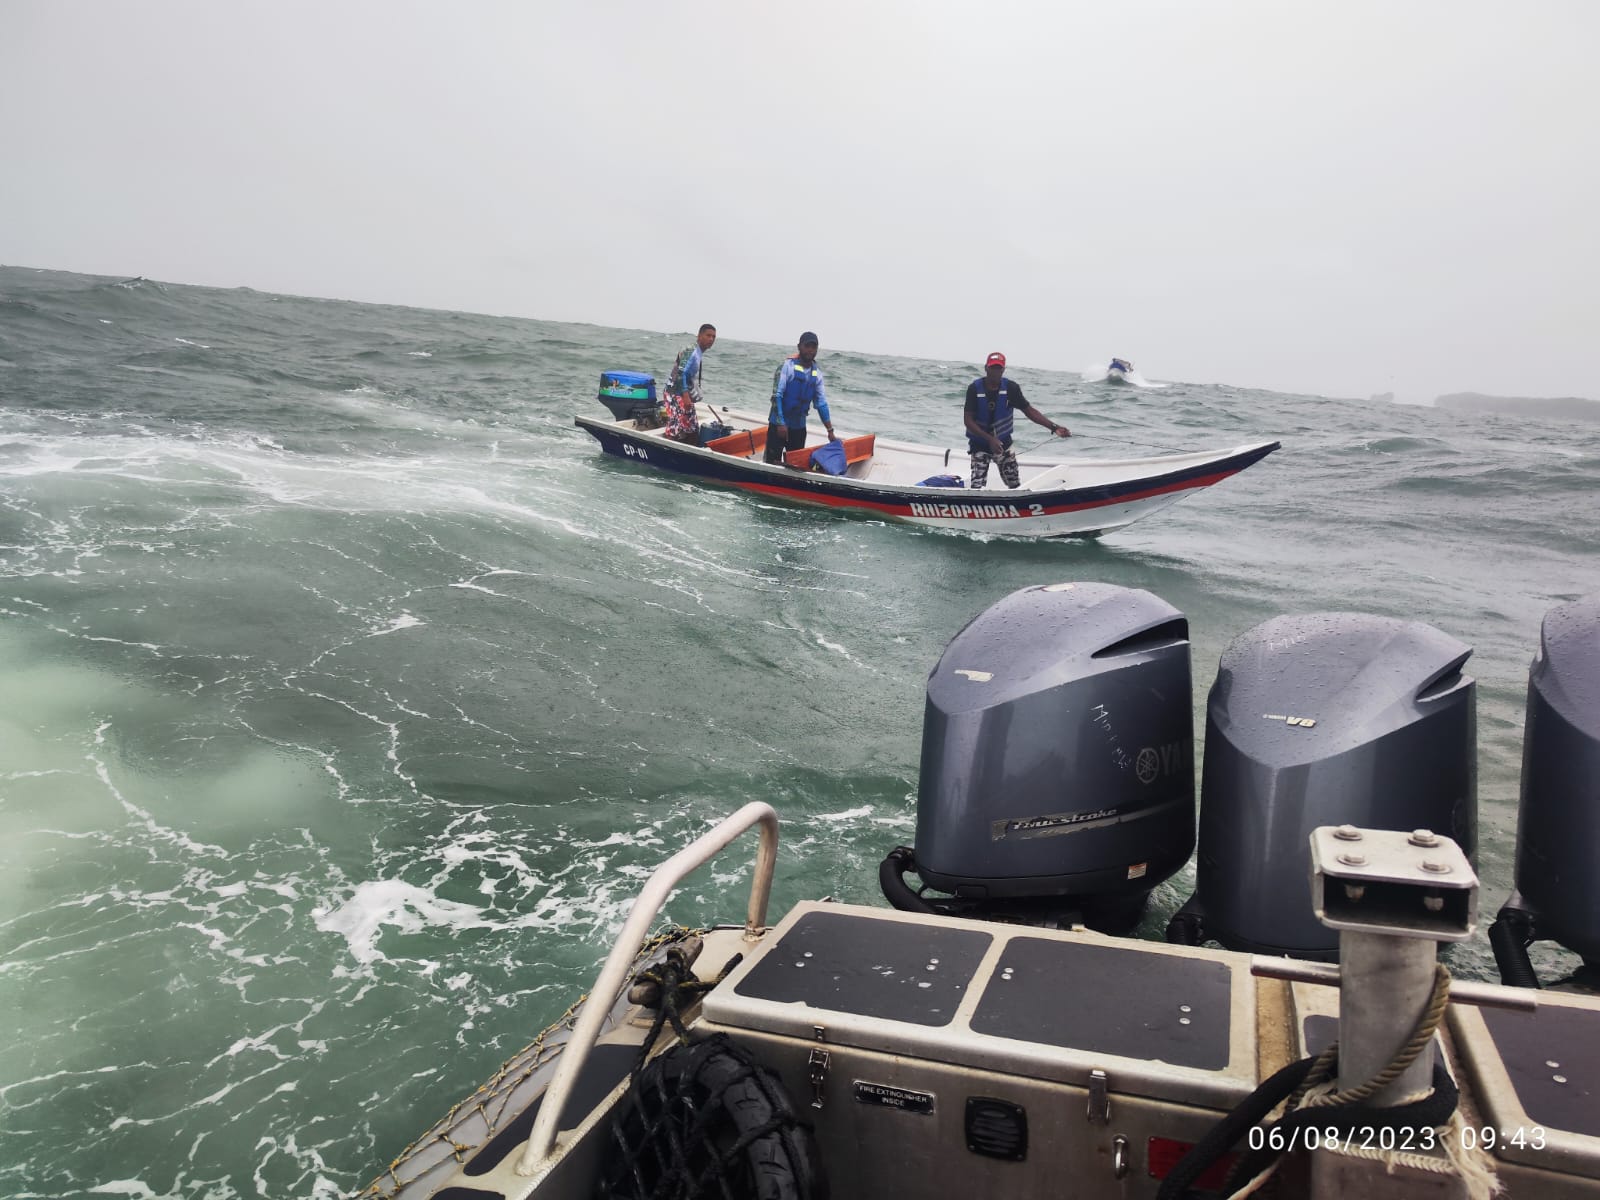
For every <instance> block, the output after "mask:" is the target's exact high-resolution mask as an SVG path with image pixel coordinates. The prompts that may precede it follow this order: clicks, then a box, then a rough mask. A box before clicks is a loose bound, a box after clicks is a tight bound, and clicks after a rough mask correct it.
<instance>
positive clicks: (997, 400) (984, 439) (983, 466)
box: [963, 350, 1072, 488]
mask: <svg viewBox="0 0 1600 1200" xmlns="http://www.w3.org/2000/svg"><path fill="white" fill-rule="evenodd" d="M1015 412H1023V413H1027V414H1028V420H1030V421H1032V422H1033V423H1034V424H1035V425H1043V426H1044V427H1045V428H1046V429H1048V430H1049V431H1050V432H1051V433H1053V434H1055V435H1056V436H1057V437H1071V436H1072V431H1071V430H1069V429H1068V428H1067V427H1066V426H1065V425H1057V424H1056V423H1055V422H1054V421H1052V420H1051V419H1050V418H1049V417H1047V416H1045V415H1044V414H1043V413H1042V412H1040V411H1039V410H1038V409H1037V408H1034V407H1033V405H1031V404H1029V403H1028V402H1027V401H1026V400H1025V399H1023V397H1022V389H1021V388H1020V387H1018V386H1017V384H1016V381H1014V380H1011V379H1007V378H1006V356H1005V355H1004V354H1001V353H1000V352H999V351H998V350H996V351H995V352H994V353H993V354H991V355H989V357H988V358H987V359H986V360H985V361H984V364H983V375H982V377H981V378H979V379H974V380H973V381H972V383H971V384H969V385H968V387H967V407H966V410H965V412H964V414H963V419H964V420H965V421H966V426H967V449H968V450H970V451H971V452H972V486H973V487H975V488H981V487H983V486H985V485H986V484H987V483H988V482H989V464H990V463H991V462H993V463H995V464H997V465H998V466H999V468H1000V478H1001V479H1003V480H1005V481H1006V486H1007V487H1012V488H1014V487H1019V486H1021V483H1022V480H1021V477H1020V476H1019V475H1018V473H1017V454H1016V451H1014V450H1013V449H1012V448H1011V422H1012V414H1013V413H1015Z"/></svg>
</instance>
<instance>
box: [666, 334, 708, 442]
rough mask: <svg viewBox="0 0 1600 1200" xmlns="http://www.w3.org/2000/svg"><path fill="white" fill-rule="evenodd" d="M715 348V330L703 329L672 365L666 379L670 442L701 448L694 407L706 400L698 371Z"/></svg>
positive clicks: (681, 351)
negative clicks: (707, 354) (708, 352)
mask: <svg viewBox="0 0 1600 1200" xmlns="http://www.w3.org/2000/svg"><path fill="white" fill-rule="evenodd" d="M716 344H717V327H716V326H715V325H702V326H700V333H699V336H697V337H696V338H695V340H694V342H693V343H692V344H691V345H688V346H685V347H684V348H683V349H682V350H680V351H679V352H678V357H677V359H676V360H675V361H674V362H673V364H672V374H671V375H670V376H669V377H668V379H667V402H666V409H667V428H666V434H667V436H668V437H669V438H671V439H672V440H673V441H676V442H688V443H689V444H690V445H691V446H698V445H699V444H700V426H699V423H698V422H697V421H696V420H695V416H694V406H695V405H696V404H700V403H702V402H703V401H704V400H705V396H704V395H703V394H702V393H701V391H700V368H701V365H702V359H703V358H704V356H705V352H706V351H707V350H709V349H711V347H713V346H715V345H716Z"/></svg>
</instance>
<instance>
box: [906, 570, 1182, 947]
mask: <svg viewBox="0 0 1600 1200" xmlns="http://www.w3.org/2000/svg"><path fill="white" fill-rule="evenodd" d="M1189 658H1190V655H1189V629H1188V622H1187V620H1186V619H1185V618H1184V616H1183V614H1182V613H1180V612H1179V611H1178V610H1177V609H1175V608H1173V607H1172V606H1171V605H1169V604H1167V603H1166V602H1165V601H1164V600H1160V599H1158V598H1157V597H1155V596H1153V595H1151V594H1150V593H1149V592H1145V591H1139V590H1134V589H1129V588H1122V587H1116V586H1113V585H1110V584H1101V583H1063V584H1052V585H1047V586H1039V587H1031V588H1024V589H1022V590H1021V591H1018V592H1014V593H1012V594H1011V595H1010V596H1008V597H1006V598H1005V599H1004V600H1002V601H1000V602H999V603H997V604H995V605H993V606H992V607H990V608H989V609H987V610H986V611H984V612H983V613H981V614H980V615H979V616H978V617H976V618H975V619H974V620H973V621H972V622H971V623H969V624H968V625H967V627H966V628H965V629H963V630H962V631H961V632H960V633H959V634H957V635H956V637H955V638H954V640H952V641H951V643H950V645H949V646H948V647H947V648H946V649H945V652H944V654H943V656H941V658H940V659H939V662H938V663H937V664H936V665H935V667H934V668H933V671H932V672H931V673H930V675H929V677H928V687H927V702H926V708H925V712H924V720H923V733H922V766H921V779H920V784H919V787H918V793H917V837H916V848H915V850H914V851H906V850H904V848H902V850H901V851H897V852H896V853H897V854H904V855H907V856H909V857H914V867H915V870H916V871H917V873H918V874H919V875H920V876H921V878H922V880H923V881H924V883H925V884H927V885H929V886H931V887H933V888H937V889H940V890H942V891H946V892H951V893H954V894H955V895H956V896H957V897H960V898H962V899H964V900H966V901H969V902H973V901H976V902H979V905H980V907H981V902H983V901H993V900H1001V901H1004V900H1010V899H1016V898H1026V897H1073V898H1082V897H1122V898H1127V897H1135V898H1136V903H1137V905H1139V906H1141V907H1142V904H1143V899H1144V896H1145V895H1146V894H1147V893H1148V892H1149V890H1150V888H1152V887H1153V886H1154V885H1155V884H1157V883H1159V882H1161V881H1162V880H1163V879H1166V878H1167V877H1168V876H1169V875H1171V874H1172V873H1173V872H1174V871H1177V870H1178V869H1179V868H1181V867H1182V866H1183V865H1184V863H1186V862H1187V861H1188V858H1189V855H1190V854H1191V853H1192V851H1193V849H1194V757H1193V750H1194V747H1193V739H1194V735H1193V729H1194V724H1193V716H1192V704H1193V687H1192V681H1191V677H1190V664H1189ZM891 857H893V856H891ZM889 865H890V864H889V863H886V864H885V868H886V870H887V868H888V867H889ZM907 865H910V864H909V863H908V864H907ZM884 879H885V882H884V891H885V894H886V895H888V896H889V899H890V900H891V902H893V903H896V904H897V905H901V906H902V907H911V906H912V905H911V904H909V903H907V904H902V900H903V899H905V897H897V895H896V894H895V891H896V889H894V888H892V887H891V884H890V881H889V879H888V875H887V873H886V874H885V876H884ZM901 890H903V889H901ZM941 911H944V910H941ZM1136 912H1137V910H1135V915H1136ZM974 915H982V914H981V913H980V914H974Z"/></svg>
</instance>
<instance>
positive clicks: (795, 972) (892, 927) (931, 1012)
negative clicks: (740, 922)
mask: <svg viewBox="0 0 1600 1200" xmlns="http://www.w3.org/2000/svg"><path fill="white" fill-rule="evenodd" d="M993 941H994V938H993V936H992V935H990V934H988V933H985V932H983V931H982V930H976V929H949V928H946V927H945V926H942V925H920V924H913V923H910V922H906V921H885V920H877V919H874V918H872V917H863V916H857V915H854V914H851V913H827V912H813V913H807V914H806V915H805V916H803V917H801V918H800V919H799V920H798V921H796V922H795V923H794V925H793V926H792V927H791V928H790V929H789V932H787V933H785V934H784V935H783V937H782V939H781V940H780V941H779V942H778V944H777V945H776V946H774V947H773V948H772V949H771V950H769V951H767V953H766V954H765V955H763V956H762V958H761V961H760V962H758V963H756V965H755V966H754V967H752V968H751V969H750V973H749V974H748V975H746V976H745V977H744V978H743V979H742V980H740V981H739V984H738V986H737V987H735V988H734V991H735V992H736V993H737V994H738V995H740V996H748V997H750V998H751V999H754V1000H772V1001H776V1002H777V1003H779V1004H793V1003H796V1002H801V1003H805V1004H809V1005H811V1006H812V1007H813V1008H820V1009H825V1010H827V1011H830V1012H841V1013H856V1014H858V1015H860V1016H864V1017H885V1018H889V1019H891V1020H895V1021H905V1022H907V1023H909V1024H912V1025H948V1024H949V1023H950V1021H951V1019H952V1018H953V1017H954V1016H955V1012H956V1008H957V1006H959V1005H960V1003H961V1001H962V999H963V998H964V997H965V996H966V991H967V987H968V985H969V984H970V983H971V982H972V976H973V973H974V972H975V971H976V970H977V969H978V964H979V963H980V962H982V961H983V956H984V954H985V953H986V952H987V951H988V949H989V946H990V944H991V943H992V942H993Z"/></svg>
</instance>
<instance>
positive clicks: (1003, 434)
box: [967, 378, 1013, 453]
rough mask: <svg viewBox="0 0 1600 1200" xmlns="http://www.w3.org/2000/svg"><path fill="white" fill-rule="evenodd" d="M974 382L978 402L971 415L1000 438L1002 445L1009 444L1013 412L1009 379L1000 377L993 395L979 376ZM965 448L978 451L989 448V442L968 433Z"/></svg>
mask: <svg viewBox="0 0 1600 1200" xmlns="http://www.w3.org/2000/svg"><path fill="white" fill-rule="evenodd" d="M976 383H977V387H978V404H977V410H976V411H975V412H974V413H973V415H974V416H975V417H976V418H977V421H978V424H979V425H981V426H982V427H983V428H984V429H986V430H988V431H989V432H990V433H992V434H994V436H995V437H997V438H999V439H1000V444H1001V445H1002V446H1009V445H1010V444H1011V417H1012V412H1013V410H1012V408H1011V399H1010V388H1009V386H1008V385H1009V384H1010V383H1011V381H1010V380H1009V379H1005V378H1002V379H1001V380H1000V390H999V391H998V392H996V393H995V394H994V395H993V396H991V395H989V393H988V389H987V388H986V387H985V381H984V380H983V379H982V378H979V379H978V380H977V381H976ZM967 448H968V449H969V450H971V451H973V452H974V453H980V452H983V451H987V450H988V449H989V443H988V442H987V441H980V440H979V439H978V438H975V437H972V436H971V435H970V434H969V435H968V436H967Z"/></svg>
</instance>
